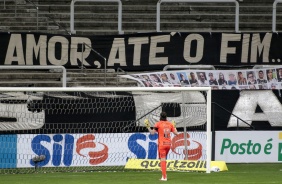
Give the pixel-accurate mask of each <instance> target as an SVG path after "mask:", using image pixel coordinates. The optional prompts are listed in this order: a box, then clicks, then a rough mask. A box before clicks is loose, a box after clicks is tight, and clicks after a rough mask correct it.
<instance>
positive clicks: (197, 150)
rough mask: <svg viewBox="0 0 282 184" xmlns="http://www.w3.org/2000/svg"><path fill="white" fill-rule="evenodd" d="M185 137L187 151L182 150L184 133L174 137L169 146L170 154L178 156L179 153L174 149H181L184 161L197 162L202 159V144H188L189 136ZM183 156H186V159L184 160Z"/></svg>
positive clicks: (194, 142) (193, 142)
mask: <svg viewBox="0 0 282 184" xmlns="http://www.w3.org/2000/svg"><path fill="white" fill-rule="evenodd" d="M186 135H187V140H186V145H187V147H188V148H187V149H188V150H185V148H184V147H185V140H184V133H181V134H178V135H177V136H174V137H173V139H172V144H171V145H172V146H171V150H172V152H174V153H175V154H178V155H180V153H178V152H177V151H176V148H179V147H183V152H182V154H183V155H184V159H187V160H199V159H200V158H201V157H202V148H203V146H202V144H201V143H199V142H197V141H193V140H192V141H191V142H190V141H189V138H190V135H189V134H188V133H187V134H186ZM191 144H193V146H192V147H191ZM189 147H190V148H189ZM187 151H188V152H187ZM186 153H187V154H186ZM185 155H188V158H185Z"/></svg>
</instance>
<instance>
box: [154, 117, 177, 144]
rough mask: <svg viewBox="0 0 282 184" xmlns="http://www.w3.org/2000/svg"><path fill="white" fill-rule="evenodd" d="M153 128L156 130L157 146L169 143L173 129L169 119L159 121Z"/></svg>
mask: <svg viewBox="0 0 282 184" xmlns="http://www.w3.org/2000/svg"><path fill="white" fill-rule="evenodd" d="M154 128H155V130H156V131H157V132H158V144H159V146H168V145H171V138H170V133H171V132H173V131H174V127H173V124H172V123H171V122H169V121H159V122H157V123H156V124H155V127H154Z"/></svg>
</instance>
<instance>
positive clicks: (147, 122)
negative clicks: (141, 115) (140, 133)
mask: <svg viewBox="0 0 282 184" xmlns="http://www.w3.org/2000/svg"><path fill="white" fill-rule="evenodd" d="M144 124H145V126H146V127H147V128H150V123H149V120H148V119H145V120H144Z"/></svg>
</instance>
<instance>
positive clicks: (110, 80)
mask: <svg viewBox="0 0 282 184" xmlns="http://www.w3.org/2000/svg"><path fill="white" fill-rule="evenodd" d="M118 74H124V73H117V72H115V71H114V70H110V69H108V70H107V72H106V80H105V81H106V83H105V82H104V79H105V74H104V70H100V69H95V70H91V69H87V70H84V71H83V72H82V71H81V70H80V69H68V70H67V82H66V83H67V87H80V86H85V87H90V86H96V87H109V86H119V87H129V86H131V87H132V86H137V83H136V82H135V81H133V80H127V79H125V78H119V77H117V75H118ZM0 80H1V83H0V87H62V72H56V71H54V70H0Z"/></svg>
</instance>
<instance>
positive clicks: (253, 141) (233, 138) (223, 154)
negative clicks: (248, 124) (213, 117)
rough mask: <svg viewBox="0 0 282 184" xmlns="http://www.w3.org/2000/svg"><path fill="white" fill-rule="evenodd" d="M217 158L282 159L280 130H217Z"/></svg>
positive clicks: (232, 160) (229, 160) (228, 160)
mask: <svg viewBox="0 0 282 184" xmlns="http://www.w3.org/2000/svg"><path fill="white" fill-rule="evenodd" d="M215 160H222V161H225V162H226V163H260V162H261V163H263V162H264V163H265V162H281V161H282V132H280V131H217V132H216V141H215Z"/></svg>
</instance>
